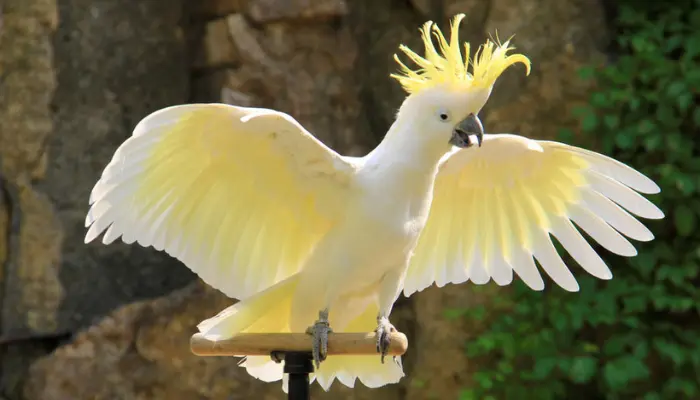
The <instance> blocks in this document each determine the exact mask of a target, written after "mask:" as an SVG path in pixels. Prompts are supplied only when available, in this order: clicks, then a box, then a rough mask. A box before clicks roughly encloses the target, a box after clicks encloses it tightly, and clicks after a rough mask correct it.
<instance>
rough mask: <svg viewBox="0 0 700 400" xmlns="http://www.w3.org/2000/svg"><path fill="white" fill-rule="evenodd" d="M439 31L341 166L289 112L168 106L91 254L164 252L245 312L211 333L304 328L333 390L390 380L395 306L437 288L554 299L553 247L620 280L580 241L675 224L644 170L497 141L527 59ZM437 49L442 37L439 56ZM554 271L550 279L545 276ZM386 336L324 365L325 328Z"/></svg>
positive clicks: (210, 327)
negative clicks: (486, 124) (500, 110)
mask: <svg viewBox="0 0 700 400" xmlns="http://www.w3.org/2000/svg"><path fill="white" fill-rule="evenodd" d="M463 17H464V16H463V15H458V16H457V17H455V18H454V20H453V22H452V27H451V28H452V31H451V35H450V39H449V40H447V39H446V38H445V37H444V36H443V34H442V32H441V31H440V30H439V29H438V28H437V27H436V26H435V25H434V24H432V23H431V22H427V23H426V24H424V25H423V27H422V28H421V30H420V32H421V35H422V38H423V43H424V45H425V55H424V56H420V55H418V54H417V53H415V52H414V51H412V50H410V49H408V48H407V47H405V46H401V50H402V51H403V52H404V53H405V54H406V55H407V56H408V58H409V59H410V60H411V61H412V62H413V63H415V64H416V65H417V66H418V69H416V70H413V69H411V68H409V67H408V66H406V64H404V63H403V62H402V61H400V59H399V58H398V57H396V60H397V62H398V63H399V66H400V72H399V73H398V74H395V75H392V76H393V77H394V78H396V79H397V80H398V81H399V83H400V84H401V86H402V87H403V88H404V89H405V90H406V92H407V93H408V96H407V98H406V99H405V100H404V102H403V104H402V105H401V107H400V109H399V112H398V114H397V117H396V120H395V121H394V123H393V125H392V126H391V128H390V130H389V132H388V133H387V134H386V136H385V137H384V139H383V140H382V142H381V143H380V144H379V145H378V146H377V148H375V149H374V150H373V151H372V152H370V153H369V154H367V155H366V156H364V157H359V158H355V157H344V156H341V155H339V154H337V153H336V152H334V151H333V150H332V149H330V148H328V147H327V146H325V145H324V144H323V143H321V142H320V141H319V140H317V139H316V138H314V136H313V135H311V134H310V133H309V132H308V131H306V130H305V129H304V128H303V127H302V126H301V125H300V124H299V123H298V122H297V121H295V120H294V119H293V118H292V117H290V116H289V115H287V114H284V113H281V112H278V111H273V110H268V109H261V108H246V107H237V106H231V105H224V104H191V105H181V106H174V107H169V108H165V109H163V110H159V111H156V112H154V113H153V114H151V115H149V116H147V117H146V118H144V119H143V120H142V121H141V122H140V123H139V124H138V125H137V126H136V128H135V130H134V133H133V135H132V136H131V137H130V138H129V139H127V140H126V141H125V142H124V143H123V144H122V145H121V146H120V147H119V148H118V149H117V151H116V152H115V154H114V157H113V158H112V161H111V162H110V163H109V164H108V165H107V167H106V168H105V170H104V172H103V173H102V176H101V178H100V180H99V181H98V182H97V184H96V185H95V187H94V189H93V191H92V193H91V196H90V205H91V207H90V210H89V212H88V215H87V218H86V221H85V224H86V227H89V229H88V232H87V235H86V238H85V242H86V243H87V242H90V241H92V240H94V239H96V238H97V237H98V236H99V235H101V234H102V233H104V236H103V239H102V241H103V243H105V244H108V243H111V242H113V241H114V240H116V239H118V238H120V237H121V239H122V240H123V241H124V242H125V243H133V242H138V243H139V244H140V245H142V246H153V247H154V248H156V249H158V250H164V251H166V252H167V253H168V254H170V255H172V256H174V257H176V258H177V259H179V260H180V261H182V262H183V263H184V264H185V265H186V266H187V267H189V268H190V269H192V270H193V271H194V272H196V273H197V274H198V275H199V276H200V277H201V278H202V279H203V280H204V281H205V282H207V283H208V284H209V285H211V286H213V287H215V288H217V289H219V290H221V291H222V292H223V293H225V294H226V295H228V296H230V297H233V298H237V299H239V300H240V301H239V302H238V303H236V304H235V305H233V306H231V307H229V308H227V309H226V310H223V311H222V312H221V313H220V314H219V315H217V316H214V317H212V318H210V319H208V320H206V321H203V322H202V323H201V324H200V325H199V326H198V328H199V330H200V332H202V333H203V334H204V335H205V336H207V337H209V338H211V339H222V338H227V337H231V336H233V335H235V334H237V333H241V332H303V331H306V332H308V333H309V334H310V335H311V337H312V339H311V340H312V341H313V347H314V358H315V360H316V363H317V366H319V363H320V367H318V368H317V370H316V371H315V373H314V375H313V377H312V378H313V379H314V380H316V381H318V382H319V383H320V384H321V386H322V387H323V388H324V389H326V390H327V389H328V388H329V387H330V385H331V384H332V382H333V381H334V380H335V379H338V380H339V381H340V382H341V383H343V384H345V385H347V386H350V387H352V386H353V385H354V383H355V381H356V380H358V379H359V380H360V381H361V382H362V383H363V384H365V385H367V386H369V387H378V386H382V385H385V384H388V383H395V382H397V381H398V380H399V379H400V378H401V377H402V376H403V370H402V366H401V360H400V358H397V359H394V360H393V361H392V362H386V363H385V362H384V352H385V351H386V348H387V346H388V342H387V341H388V338H389V333H390V332H391V331H392V330H393V329H394V328H393V326H392V325H391V323H390V322H389V319H388V318H389V315H390V313H391V309H392V306H393V304H394V302H395V301H396V299H397V298H398V296H399V294H400V293H401V292H402V291H403V293H404V294H405V295H406V296H409V295H410V294H412V293H414V292H416V291H420V290H423V289H424V288H426V287H428V286H430V285H432V284H433V283H435V284H437V286H443V285H446V284H448V283H462V282H466V281H471V282H473V283H475V284H485V283H487V282H488V281H490V280H493V281H494V282H496V284H498V285H507V284H509V283H511V282H512V281H513V279H514V278H515V276H516V275H517V277H519V278H520V279H522V280H523V282H524V283H525V284H527V285H528V286H529V287H531V288H532V289H534V290H542V289H543V288H544V285H545V278H544V276H545V275H546V276H548V277H549V278H551V280H552V281H553V282H555V283H556V284H557V285H559V286H561V287H562V288H564V289H566V290H569V291H576V290H578V289H579V287H578V283H577V282H576V279H575V278H574V276H573V274H572V273H571V271H570V269H569V267H568V266H567V265H565V264H564V262H563V261H562V258H561V257H560V255H559V254H558V252H557V250H556V249H555V247H554V245H553V242H552V237H556V239H557V240H558V241H559V242H560V243H561V244H562V246H563V247H564V248H565V249H566V251H567V252H569V253H570V255H571V257H572V258H573V259H574V260H575V261H576V262H577V263H578V264H579V265H580V266H581V267H582V268H583V269H584V270H585V271H587V272H588V273H590V274H591V275H593V276H595V277H598V278H600V279H610V278H612V273H611V271H610V270H609V269H608V267H607V266H606V265H605V263H604V262H603V260H602V259H601V258H600V256H599V255H598V254H597V253H596V251H595V250H594V249H593V247H591V245H590V244H589V243H588V241H587V240H586V239H585V238H584V237H583V236H582V235H581V233H580V231H584V232H586V233H587V234H588V235H589V236H590V237H591V238H592V239H593V240H595V241H596V242H598V243H599V244H600V245H601V246H603V247H604V248H606V249H607V250H609V251H611V252H613V253H615V254H619V255H622V256H634V255H635V254H636V250H635V248H634V246H633V245H632V243H630V241H629V240H628V238H629V239H633V240H637V241H648V240H651V239H653V235H652V233H651V232H650V231H649V230H648V229H647V228H646V227H645V226H644V225H643V224H642V223H641V222H640V221H639V220H638V217H641V218H646V219H658V218H663V213H662V212H661V211H660V210H659V209H658V208H657V207H656V206H655V205H654V204H653V203H651V202H650V201H648V200H647V199H645V198H644V197H643V196H642V195H640V194H639V193H644V194H652V193H657V192H659V188H658V186H657V185H656V184H655V183H654V182H653V181H651V180H650V179H649V178H647V177H646V176H644V175H642V174H641V173H639V172H637V171H636V170H634V169H632V168H631V167H629V166H626V165H624V164H622V163H620V162H618V161H616V160H613V159H611V158H609V157H606V156H603V155H601V154H598V153H595V152H591V151H587V150H584V149H581V148H577V147H573V146H568V145H565V144H562V143H556V142H551V141H539V140H531V139H528V138H525V137H522V136H517V135H512V134H484V131H483V127H482V126H481V122H480V121H479V119H478V117H477V115H478V113H479V111H480V110H481V108H482V107H483V106H484V104H485V103H486V101H487V100H488V98H489V96H490V94H491V89H492V88H493V85H494V83H495V81H496V79H497V78H498V77H499V76H500V74H501V73H502V72H503V71H504V70H505V69H506V68H508V67H509V66H510V65H513V64H516V63H521V64H523V65H525V67H526V70H527V72H528V73H529V71H530V61H529V60H528V59H527V57H525V56H524V55H521V54H508V52H509V51H510V50H512V48H511V47H510V46H509V43H508V42H506V43H503V44H500V43H495V42H493V41H487V42H486V44H485V45H483V46H481V47H480V48H479V49H478V50H477V52H476V53H475V55H474V57H473V58H472V59H470V58H469V55H470V48H469V44H467V43H465V45H464V54H465V57H466V59H464V58H463V57H462V49H461V48H460V43H459V40H458V35H457V32H458V27H459V24H460V22H461V20H462V19H463ZM432 37H435V38H436V40H437V47H436V46H435V44H434V43H433V40H432ZM536 262H537V264H539V265H540V267H541V269H540V268H538V266H537V264H536ZM331 329H332V330H335V331H368V330H375V331H377V333H378V335H377V336H378V349H379V352H380V353H382V354H381V357H380V356H330V357H327V356H326V344H327V338H328V334H329V332H331ZM242 365H243V366H244V367H245V368H246V369H247V371H248V372H249V373H250V374H251V375H252V376H254V377H257V378H259V379H262V380H265V381H277V380H283V387H284V388H285V390H286V375H285V374H284V373H283V370H282V365H281V364H277V363H275V362H274V361H272V360H271V359H270V358H269V357H247V358H246V359H245V361H244V362H243V363H242Z"/></svg>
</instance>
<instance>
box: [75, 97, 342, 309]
mask: <svg viewBox="0 0 700 400" xmlns="http://www.w3.org/2000/svg"><path fill="white" fill-rule="evenodd" d="M353 168H354V167H353V165H352V164H351V163H350V162H348V161H346V160H345V159H343V158H342V157H341V156H340V155H339V154H337V153H336V152H335V151H333V150H331V149H330V148H328V147H326V146H325V145H324V144H323V143H321V142H320V141H319V140H317V139H316V138H315V137H313V136H312V135H311V134H310V133H309V132H308V131H306V129H304V128H303V127H302V126H301V125H300V124H299V123H298V122H297V121H296V120H294V118H292V117H291V116H289V115H287V114H284V113H281V112H277V111H273V110H268V109H261V108H246V107H236V106H230V105H224V104H187V105H180V106H174V107H168V108H165V109H162V110H159V111H156V112H154V113H152V114H151V115H149V116H147V117H146V118H144V119H143V120H142V121H141V122H140V123H139V124H138V125H137V126H136V128H135V129H134V133H133V135H132V136H131V137H130V138H128V139H127V140H126V141H125V142H124V143H123V144H122V145H121V146H120V147H119V148H118V149H117V151H116V152H115V154H114V157H113V158H112V160H111V162H110V163H109V164H108V165H107V167H106V168H105V170H104V172H103V173H102V176H101V178H100V180H99V181H98V182H97V184H96V185H95V187H94V189H93V191H92V194H91V195H90V204H91V207H90V211H89V213H88V215H87V218H86V221H85V224H86V226H88V227H89V230H88V232H87V235H86V238H85V241H86V242H90V241H92V240H93V239H95V238H96V237H97V236H98V235H100V234H101V233H103V232H105V234H104V237H103V242H104V243H105V244H107V243H110V242H112V241H114V240H115V239H117V238H119V237H121V238H122V240H123V241H124V242H126V243H133V242H137V243H139V244H141V245H142V246H153V247H154V248H156V249H157V250H165V251H166V252H167V253H168V254H170V255H172V256H174V257H176V258H178V259H179V260H180V261H182V262H183V263H184V264H185V265H186V266H187V267H189V268H190V269H191V270H192V271H194V272H196V273H197V274H198V275H199V276H200V277H201V278H202V279H203V280H204V281H205V282H207V283H208V284H209V285H211V286H213V287H215V288H217V289H219V290H221V291H223V292H224V293H225V294H227V295H229V296H230V297H234V298H238V299H241V298H245V297H247V296H249V295H251V294H252V293H255V292H257V291H259V290H262V289H264V288H266V287H268V286H270V285H273V284H275V283H277V282H279V281H281V280H282V279H284V278H286V277H288V276H290V275H291V274H293V273H295V272H297V271H298V270H299V269H300V268H301V267H302V265H303V262H304V260H305V258H306V257H308V255H309V254H310V252H311V251H312V249H313V248H314V246H315V245H316V243H317V242H318V240H320V238H321V237H322V236H323V235H324V234H325V232H326V231H327V230H328V229H329V227H330V226H331V225H332V223H333V220H334V218H335V215H337V214H339V210H342V207H343V205H344V204H345V203H344V199H345V198H346V197H347V196H346V194H347V189H348V187H349V185H351V183H352V177H353V173H354V169H353Z"/></svg>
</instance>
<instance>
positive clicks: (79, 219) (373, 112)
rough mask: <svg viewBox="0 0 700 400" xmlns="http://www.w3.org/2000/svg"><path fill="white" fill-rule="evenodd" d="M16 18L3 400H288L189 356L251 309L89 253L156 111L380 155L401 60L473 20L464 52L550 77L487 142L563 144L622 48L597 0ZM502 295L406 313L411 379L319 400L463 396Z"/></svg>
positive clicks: (39, 9) (1, 34) (499, 95)
mask: <svg viewBox="0 0 700 400" xmlns="http://www.w3.org/2000/svg"><path fill="white" fill-rule="evenodd" d="M1 10H2V16H1V17H2V22H0V194H1V196H0V225H1V227H0V283H1V285H0V307H1V310H2V314H1V315H0V357H1V358H0V361H1V362H0V367H1V368H2V369H1V370H0V377H1V378H0V398H3V396H5V397H7V398H11V399H19V398H26V399H28V400H35V399H36V400H39V399H41V400H58V399H92V398H105V399H168V400H178V399H183V400H184V399H188V400H189V399H222V400H223V399H239V398H240V399H249V398H256V399H258V398H259V399H266V398H271V399H272V398H281V393H280V389H279V386H278V385H277V384H263V383H261V382H258V381H254V380H253V379H251V378H250V377H248V376H247V375H246V374H245V372H244V370H242V369H241V368H238V367H237V366H236V360H234V359H224V358H198V357H195V356H193V355H191V354H190V353H189V350H188V339H189V336H190V335H191V334H192V333H193V332H194V329H195V325H196V323H197V322H199V321H200V320H202V319H204V318H207V317H209V316H211V315H213V314H215V313H217V312H218V311H219V310H221V309H222V308H224V307H226V306H227V305H229V304H230V303H231V300H229V299H226V298H225V297H224V296H222V295H221V294H220V293H218V292H216V291H214V290H211V289H209V288H207V287H206V286H205V285H203V284H201V283H200V282H199V281H198V280H196V279H195V277H194V276H193V275H192V274H191V273H190V272H189V271H188V270H187V269H186V268H185V267H184V266H182V265H180V264H179V263H178V262H177V261H175V260H172V259H170V258H169V257H167V256H165V255H163V254H161V253H157V252H155V251H153V250H152V249H143V248H140V247H138V246H135V245H132V246H126V245H123V244H113V245H110V246H103V245H101V244H99V243H96V244H90V245H84V244H83V242H82V237H83V235H84V232H85V231H84V228H83V220H84V217H85V212H86V211H87V199H88V194H89V191H90V189H91V188H92V185H93V184H94V182H95V181H96V180H97V178H98V176H99V174H100V173H101V171H102V168H104V166H105V165H106V163H107V162H108V161H109V159H110V157H111V155H112V154H113V152H114V150H115V149H116V147H117V146H118V145H119V144H120V143H121V142H122V141H123V140H124V139H125V138H126V137H128V135H129V134H130V133H131V129H133V127H134V125H135V124H136V123H137V122H138V120H139V119H141V118H142V117H144V116H145V115H147V114H148V113H149V112H151V111H154V110H156V109H159V108H162V107H165V106H168V105H171V104H178V103H183V102H194V101H202V102H205V101H206V102H208V101H223V102H229V103H235V104H241V105H252V106H264V107H270V108H275V109H279V110H282V111H285V112H287V113H289V114H291V115H293V116H294V117H295V118H297V119H298V120H299V121H300V122H301V123H302V124H304V125H305V126H306V127H307V128H308V129H309V130H310V131H312V132H314V133H315V134H316V135H317V136H318V137H319V138H320V139H321V140H323V141H324V142H325V143H327V144H329V145H330V146H332V147H334V148H335V149H337V150H339V151H341V152H342V153H344V154H351V155H361V154H364V153H366V152H367V151H368V150H369V149H370V148H371V147H373V146H374V145H376V143H377V142H378V141H379V140H381V138H382V135H383V134H384V132H386V130H387V128H388V126H389V124H390V123H391V120H392V118H393V115H394V113H395V110H396V109H397V108H398V106H399V104H400V102H401V99H402V98H403V93H402V92H401V90H400V88H399V86H398V84H397V83H396V82H394V81H393V80H392V79H390V78H389V77H388V74H389V73H390V72H391V71H393V70H394V69H395V64H394V62H393V60H392V55H393V54H394V53H395V52H396V51H397V46H398V44H399V43H405V44H407V45H409V46H411V47H417V46H419V37H418V34H417V28H418V27H419V26H420V24H421V23H423V22H424V21H425V20H427V19H433V20H435V21H437V22H439V23H440V24H441V26H446V23H447V21H448V18H449V17H450V16H452V15H454V14H455V13H457V12H465V13H466V14H467V19H466V21H465V23H464V24H463V31H462V35H463V36H462V37H463V39H465V40H469V41H471V42H473V43H475V42H476V43H478V42H481V41H483V39H484V38H485V37H486V36H487V35H488V34H493V33H494V32H495V31H498V35H499V37H501V38H507V37H509V36H510V35H512V34H514V33H515V34H517V36H516V37H515V44H516V46H517V47H518V49H519V50H520V51H522V52H524V53H525V54H527V55H528V56H530V58H531V59H532V61H533V71H532V74H531V75H530V76H529V77H527V78H525V77H524V74H523V71H522V68H521V67H516V68H513V69H512V70H509V71H507V72H506V73H505V74H504V76H503V78H502V79H501V81H499V83H498V84H497V87H496V89H495V93H494V95H493V96H492V99H491V100H490V102H489V104H488V105H487V107H486V109H485V118H484V122H485V125H486V126H487V129H488V130H489V131H492V132H493V131H511V132H520V133H523V134H525V135H530V136H536V137H552V136H553V135H554V134H555V133H556V132H557V130H558V129H560V128H563V127H569V128H575V126H574V123H573V121H572V120H571V119H570V118H569V117H568V115H570V114H569V111H570V108H571V107H573V106H574V105H576V104H577V103H578V102H580V101H582V99H583V96H584V95H585V93H586V91H587V89H588V88H587V87H586V86H585V85H583V84H581V83H580V82H578V81H577V79H576V74H575V70H576V68H577V67H578V66H580V65H581V64H583V63H590V62H597V60H598V59H599V58H601V55H600V54H601V53H600V49H602V48H603V47H604V45H605V41H606V37H605V24H604V20H603V15H602V7H601V5H600V4H598V3H597V2H591V1H585V0H570V1H567V2H561V1H557V0H524V1H522V0H520V1H515V0H444V1H440V0H437V1H436V0H386V1H376V0H375V1H370V0H354V1H350V0H347V1H345V0H199V1H197V2H185V1H183V0H169V1H168V2H163V1H161V0H141V1H138V2H131V1H120V2H117V1H114V0H5V1H4V3H2V8H1ZM491 289H492V290H489V291H487V294H486V295H484V294H481V293H480V294H479V295H478V296H477V295H475V294H474V292H473V291H472V290H470V286H469V285H460V286H454V285H451V286H448V287H445V288H442V289H437V288H434V287H433V288H429V289H427V290H426V291H424V292H422V293H419V294H416V295H414V296H412V297H411V298H410V299H400V300H399V303H398V304H397V306H396V308H395V311H394V314H393V319H394V321H395V322H396V324H397V326H398V328H399V329H400V330H402V331H404V332H405V333H407V335H408V336H409V340H410V350H409V354H408V355H407V356H406V358H405V370H406V373H407V378H406V379H404V380H403V381H402V382H401V383H399V384H397V385H393V386H389V387H385V388H382V389H379V390H373V391H369V390H367V389H366V388H363V387H358V388H356V389H355V390H349V389H346V388H343V387H340V386H338V385H336V386H334V387H333V389H332V390H331V392H330V393H328V394H324V393H320V391H319V390H318V388H317V387H315V391H316V393H315V394H314V396H315V397H314V398H318V399H323V398H355V399H363V398H386V399H426V398H440V399H446V398H456V397H457V395H458V393H459V390H460V389H461V388H463V387H465V386H467V385H469V383H470V381H469V377H470V371H472V370H473V368H474V366H473V365H472V363H470V361H469V360H467V359H466V357H465V356H464V352H463V343H464V342H465V340H466V339H468V338H469V337H470V336H471V335H475V334H478V327H471V326H465V324H464V323H463V322H461V321H450V320H448V319H445V318H444V317H443V311H444V310H445V309H446V308H454V307H469V306H473V305H474V304H479V303H482V302H488V298H489V294H488V293H490V295H507V293H506V291H505V290H503V289H499V288H495V287H493V288H491ZM56 346H58V347H57V348H55V350H53V349H54V347H56ZM49 351H50V352H51V353H50V354H48V355H46V356H43V357H41V358H40V359H38V360H36V361H35V358H36V357H38V356H42V355H43V354H45V353H47V352H49ZM30 364H31V367H30V368H29V372H27V368H28V366H29V365H30ZM358 386H359V385H358Z"/></svg>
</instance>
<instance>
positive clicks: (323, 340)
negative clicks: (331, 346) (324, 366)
mask: <svg viewBox="0 0 700 400" xmlns="http://www.w3.org/2000/svg"><path fill="white" fill-rule="evenodd" d="M332 332H333V329H331V325H330V323H329V322H328V310H322V311H319V313H318V320H316V322H314V324H313V325H311V326H310V327H308V328H307V329H306V333H307V334H309V335H311V336H313V344H312V355H313V358H314V364H315V365H316V369H318V368H319V367H320V366H321V362H322V361H324V360H325V359H326V357H327V356H328V334H329V333H332Z"/></svg>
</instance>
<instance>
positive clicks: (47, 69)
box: [0, 0, 63, 338]
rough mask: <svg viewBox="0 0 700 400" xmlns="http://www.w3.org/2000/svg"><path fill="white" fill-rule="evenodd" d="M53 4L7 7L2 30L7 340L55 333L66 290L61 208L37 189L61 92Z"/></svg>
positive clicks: (0, 170)
mask: <svg viewBox="0 0 700 400" xmlns="http://www.w3.org/2000/svg"><path fill="white" fill-rule="evenodd" d="M54 6H55V3H53V2H52V1H24V0H22V1H20V0H12V1H8V2H6V3H5V4H4V5H3V25H2V28H1V30H0V74H1V78H2V80H0V85H1V86H0V196H1V198H2V200H0V215H1V216H0V220H2V221H3V225H2V226H1V227H0V230H2V231H3V233H2V234H0V238H1V239H2V242H3V243H2V245H0V261H1V262H2V264H0V272H1V273H2V275H1V276H0V282H2V289H0V295H1V296H2V297H1V298H0V304H1V308H2V314H1V316H0V318H1V320H0V337H5V338H6V337H12V336H15V335H26V334H30V333H45V332H52V331H54V330H56V329H57V327H58V323H57V320H58V313H57V311H58V307H59V304H60V301H61V300H62V295H63V288H62V286H61V283H60V282H59V280H58V266H59V254H60V251H59V250H60V246H61V240H62V233H61V230H60V227H59V226H58V220H57V218H56V215H55V211H54V207H53V205H52V204H51V203H50V202H49V201H48V199H47V198H46V196H45V195H44V194H43V193H42V192H41V191H39V190H37V187H36V186H35V180H36V179H41V178H43V177H44V174H45V164H46V163H45V160H46V153H45V151H46V141H47V140H48V137H49V135H50V134H51V129H52V121H51V113H50V108H49V103H50V99H51V95H52V93H53V90H54V87H55V75H54V70H53V64H52V52H51V44H50V41H49V37H50V34H51V30H52V29H53V28H54V27H55V25H56V16H55V14H56V10H55V8H54Z"/></svg>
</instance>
